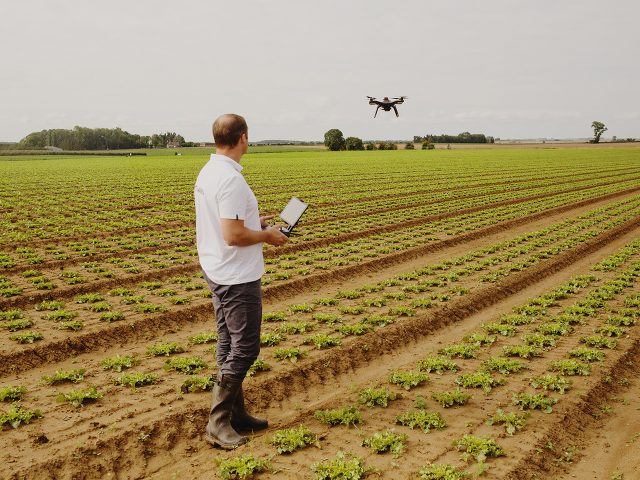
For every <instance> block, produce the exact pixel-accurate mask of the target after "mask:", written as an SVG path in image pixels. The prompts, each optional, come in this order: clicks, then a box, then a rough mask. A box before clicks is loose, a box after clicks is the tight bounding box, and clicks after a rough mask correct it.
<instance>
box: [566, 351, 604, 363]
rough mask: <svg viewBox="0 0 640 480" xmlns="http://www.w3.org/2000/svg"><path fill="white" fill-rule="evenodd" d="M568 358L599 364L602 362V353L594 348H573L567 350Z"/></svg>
mask: <svg viewBox="0 0 640 480" xmlns="http://www.w3.org/2000/svg"><path fill="white" fill-rule="evenodd" d="M569 356H570V357H576V358H579V359H580V360H583V361H585V362H601V361H602V360H604V352H601V351H600V350H596V349H594V348H574V349H573V350H569Z"/></svg>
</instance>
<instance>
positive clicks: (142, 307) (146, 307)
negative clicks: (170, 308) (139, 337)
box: [133, 303, 167, 313]
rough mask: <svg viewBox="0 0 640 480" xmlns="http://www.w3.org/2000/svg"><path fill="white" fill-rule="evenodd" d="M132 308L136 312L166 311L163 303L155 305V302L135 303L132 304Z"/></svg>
mask: <svg viewBox="0 0 640 480" xmlns="http://www.w3.org/2000/svg"><path fill="white" fill-rule="evenodd" d="M133 309H134V310H135V311H136V312H138V313H158V312H166V311H167V307H165V306H164V305H157V304H155V303H137V304H136V305H134V306H133Z"/></svg>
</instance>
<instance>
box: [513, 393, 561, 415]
mask: <svg viewBox="0 0 640 480" xmlns="http://www.w3.org/2000/svg"><path fill="white" fill-rule="evenodd" d="M512 401H513V404H514V405H516V406H519V407H520V408H521V409H522V410H542V411H543V412H544V413H551V412H552V411H553V408H552V407H553V405H555V404H556V403H558V399H557V398H554V397H547V396H546V395H545V394H544V393H536V394H530V393H526V392H522V393H514V394H513V397H512Z"/></svg>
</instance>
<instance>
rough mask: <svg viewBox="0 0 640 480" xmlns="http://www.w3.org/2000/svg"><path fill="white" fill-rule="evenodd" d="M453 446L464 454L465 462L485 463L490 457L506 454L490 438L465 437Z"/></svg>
mask: <svg viewBox="0 0 640 480" xmlns="http://www.w3.org/2000/svg"><path fill="white" fill-rule="evenodd" d="M453 446H454V447H456V448H457V449H458V451H461V452H463V453H462V460H463V461H465V462H468V461H470V460H475V461H476V462H477V463H484V462H485V460H486V459H487V458H488V457H501V456H503V455H504V454H505V453H504V450H503V449H502V447H501V446H500V445H498V444H497V443H496V441H495V440H493V439H492V438H490V437H476V436H474V435H464V436H463V437H462V438H461V439H459V440H455V441H454V442H453Z"/></svg>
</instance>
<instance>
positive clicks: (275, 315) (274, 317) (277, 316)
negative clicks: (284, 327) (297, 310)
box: [262, 312, 287, 322]
mask: <svg viewBox="0 0 640 480" xmlns="http://www.w3.org/2000/svg"><path fill="white" fill-rule="evenodd" d="M286 319H287V315H286V314H285V313H284V312H268V313H263V314H262V321H263V322H284V321H285V320H286Z"/></svg>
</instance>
